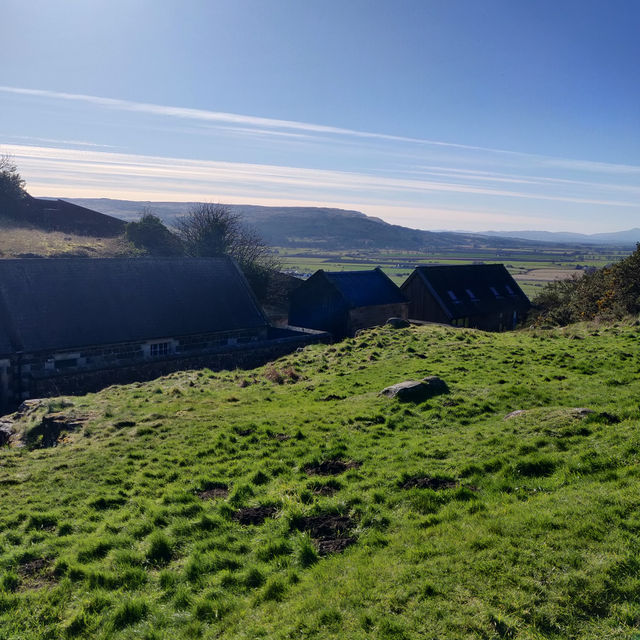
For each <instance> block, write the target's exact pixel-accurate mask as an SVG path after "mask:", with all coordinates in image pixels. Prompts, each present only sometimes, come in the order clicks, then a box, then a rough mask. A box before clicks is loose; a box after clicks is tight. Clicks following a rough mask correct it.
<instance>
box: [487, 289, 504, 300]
mask: <svg viewBox="0 0 640 640" xmlns="http://www.w3.org/2000/svg"><path fill="white" fill-rule="evenodd" d="M489 289H490V291H491V293H493V295H494V296H495V297H496V298H501V297H502V296H501V295H500V294H499V293H498V290H497V289H496V288H495V287H489Z"/></svg>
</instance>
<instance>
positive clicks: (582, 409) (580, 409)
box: [571, 407, 595, 418]
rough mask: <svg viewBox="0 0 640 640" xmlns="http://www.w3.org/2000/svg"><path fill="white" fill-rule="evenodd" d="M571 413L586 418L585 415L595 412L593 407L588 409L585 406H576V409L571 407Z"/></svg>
mask: <svg viewBox="0 0 640 640" xmlns="http://www.w3.org/2000/svg"><path fill="white" fill-rule="evenodd" d="M571 413H572V414H573V415H574V416H578V417H580V418H584V417H585V416H588V415H591V414H592V413H595V411H594V410H593V409H587V408H585V407H576V408H575V409H571Z"/></svg>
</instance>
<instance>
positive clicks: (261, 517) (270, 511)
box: [233, 507, 277, 525]
mask: <svg viewBox="0 0 640 640" xmlns="http://www.w3.org/2000/svg"><path fill="white" fill-rule="evenodd" d="M276 511H277V509H276V508H275V507H245V508H244V509H238V511H236V512H235V513H234V514H233V519H234V520H237V521H238V522H239V523H240V524H245V525H246V524H255V525H257V524H262V523H263V522H264V521H265V520H266V519H267V518H273V516H274V515H275V513H276Z"/></svg>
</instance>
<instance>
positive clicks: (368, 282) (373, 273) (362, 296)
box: [317, 267, 407, 309]
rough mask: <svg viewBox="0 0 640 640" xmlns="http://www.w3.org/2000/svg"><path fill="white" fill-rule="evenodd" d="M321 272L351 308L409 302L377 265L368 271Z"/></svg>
mask: <svg viewBox="0 0 640 640" xmlns="http://www.w3.org/2000/svg"><path fill="white" fill-rule="evenodd" d="M317 273H321V274H322V275H323V276H324V277H325V278H326V279H327V280H328V281H329V282H330V283H331V284H332V285H333V286H334V287H335V288H336V289H337V290H338V292H339V293H340V295H341V296H342V297H343V298H344V300H345V301H346V302H347V304H348V305H349V308H350V309H354V308H356V307H372V306H376V305H382V304H396V303H398V302H407V299H406V298H405V297H404V295H403V294H402V293H401V291H400V289H399V288H398V287H397V286H396V284H395V283H394V282H393V281H392V280H390V279H389V277H388V276H387V275H386V274H385V273H384V272H383V271H382V269H380V267H376V268H375V269H371V270H368V271H324V270H322V269H321V270H320V271H318V272H317Z"/></svg>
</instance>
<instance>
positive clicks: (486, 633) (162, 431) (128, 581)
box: [0, 322, 640, 640]
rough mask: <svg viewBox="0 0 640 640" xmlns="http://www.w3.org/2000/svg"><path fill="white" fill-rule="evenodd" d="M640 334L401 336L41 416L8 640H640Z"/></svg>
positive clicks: (3, 553) (19, 525) (20, 517)
mask: <svg viewBox="0 0 640 640" xmlns="http://www.w3.org/2000/svg"><path fill="white" fill-rule="evenodd" d="M638 336H639V328H638V323H637V322H636V323H635V324H632V323H629V324H619V325H616V326H611V327H602V326H600V327H595V326H581V327H577V326H574V327H569V328H567V329H564V330H550V331H541V330H536V331H522V332H516V333H510V334H485V333H482V332H478V331H472V330H456V329H452V328H444V327H412V328H410V329H402V330H397V331H394V330H392V329H391V328H388V327H385V328H381V329H376V330H372V331H369V332H365V333H363V334H362V335H360V336H359V337H358V338H355V339H351V340H346V341H345V342H342V343H340V344H337V345H334V346H321V345H318V346H313V347H308V348H306V349H305V350H304V351H303V352H301V353H296V354H292V355H291V356H288V357H286V358H284V359H282V360H280V361H278V362H276V363H274V364H273V365H268V366H266V367H263V368H260V369H256V370H254V371H234V372H221V373H211V372H210V371H206V370H205V371H190V372H183V373H176V374H173V375H171V376H169V377H167V378H164V379H160V380H157V381H154V382H151V383H145V384H134V385H129V386H114V387H111V388H109V389H106V390H104V391H103V392H101V393H98V394H94V395H89V396H86V397H81V398H71V399H66V400H64V401H62V400H58V401H50V402H48V403H45V405H44V406H43V407H42V408H41V409H36V410H35V411H34V412H33V413H32V414H30V415H27V416H25V417H23V418H22V419H20V420H18V421H17V422H16V423H15V425H14V428H16V429H18V430H24V431H25V433H26V436H25V437H26V438H27V441H28V442H30V443H31V446H32V447H33V448H31V449H30V448H28V447H27V448H22V449H17V448H12V449H7V448H4V449H0V501H1V504H2V510H1V511H0V637H3V638H12V639H17V638H21V639H24V638H34V639H35V638H45V637H49V638H57V637H64V636H67V637H74V638H75V637H87V638H118V639H120V638H121V639H124V638H134V637H135V638H169V637H170V638H194V637H202V638H219V637H224V638H225V639H243V640H248V639H249V638H269V639H277V638H283V639H284V638H317V639H323V640H324V639H328V638H335V639H338V638H340V639H344V638H348V639H351V638H353V639H356V638H358V639H362V640H364V639H365V638H366V639H370V638H380V639H391V638H393V639H394V640H395V639H403V638H404V639H409V638H411V639H412V638H417V637H420V638H439V639H445V638H450V639H459V638H519V639H530V640H533V639H539V638H556V639H560V638H581V639H583V640H584V639H592V640H596V639H598V640H601V639H603V638H624V637H632V634H634V633H636V634H637V633H638V625H639V623H638V621H639V620H640V599H639V597H638V596H639V595H640V564H639V563H640V560H639V559H638V558H640V555H639V551H640V518H639V517H638V513H639V511H638V509H639V507H640V472H639V469H640V467H639V465H638V462H639V461H640V435H639V434H638V429H637V425H638V420H639V419H640V414H639V411H638V401H637V399H638V395H639V393H640V380H639V379H638V376H637V372H638V370H639V368H640V362H639V359H638V353H637V341H638ZM432 374H436V375H439V376H441V377H442V379H444V380H445V382H446V383H447V384H448V385H449V393H444V394H442V395H438V396H436V397H433V398H432V399H430V400H428V401H426V402H424V403H422V404H412V403H401V402H398V401H397V400H392V399H389V398H386V397H381V396H379V395H378V392H379V391H380V390H381V389H382V388H383V387H386V386H387V385H390V384H393V383H396V382H399V381H401V380H405V379H420V378H422V377H424V376H427V375H432ZM521 409H523V410H525V412H524V413H520V414H517V415H516V416H514V417H510V418H508V419H506V416H507V415H508V414H509V413H510V412H512V411H514V410H521ZM584 409H589V410H590V411H592V412H591V413H590V412H588V411H585V410H584ZM44 411H55V412H59V413H58V414H56V415H54V416H50V418H49V423H56V424H64V422H65V420H66V422H67V423H69V424H70V426H69V427H68V433H62V434H61V435H60V437H59V438H58V442H59V444H58V446H56V447H55V448H46V449H45V448H38V445H39V444H42V440H43V438H44V433H43V430H42V427H41V426H39V425H40V420H41V418H42V415H41V414H42V412H44ZM63 416H66V418H64V417H63ZM56 421H57V422H56ZM331 474H332V475H331Z"/></svg>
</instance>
